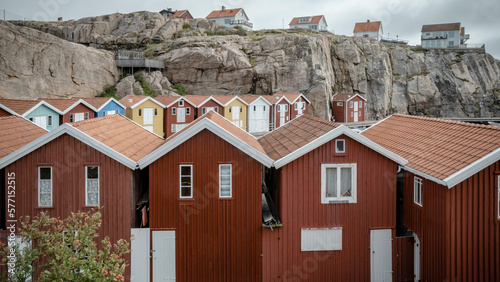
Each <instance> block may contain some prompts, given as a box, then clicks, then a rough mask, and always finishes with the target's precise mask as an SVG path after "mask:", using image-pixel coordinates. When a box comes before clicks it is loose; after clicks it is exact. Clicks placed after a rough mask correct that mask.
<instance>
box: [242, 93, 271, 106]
mask: <svg viewBox="0 0 500 282" xmlns="http://www.w3.org/2000/svg"><path fill="white" fill-rule="evenodd" d="M238 97H240V99H242V100H243V101H245V103H247V104H248V105H251V104H252V103H255V102H256V101H257V100H262V101H264V102H266V103H267V104H269V105H272V103H271V102H269V101H268V100H267V99H265V98H264V97H262V96H261V95H239V96H238Z"/></svg>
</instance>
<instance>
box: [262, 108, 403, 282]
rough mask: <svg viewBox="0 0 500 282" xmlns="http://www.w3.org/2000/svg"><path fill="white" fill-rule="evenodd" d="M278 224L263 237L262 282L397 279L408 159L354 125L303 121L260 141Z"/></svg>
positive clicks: (305, 118) (307, 118) (271, 225)
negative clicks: (400, 188) (399, 189)
mask: <svg viewBox="0 0 500 282" xmlns="http://www.w3.org/2000/svg"><path fill="white" fill-rule="evenodd" d="M259 143H260V144H261V145H262V147H263V148H264V150H265V151H266V153H267V155H268V156H269V157H270V158H271V159H273V161H274V162H273V168H272V169H269V170H266V172H267V173H266V184H267V187H268V188H269V192H270V195H271V198H272V202H273V203H275V204H276V207H277V214H278V215H279V221H278V220H275V221H273V220H272V219H271V220H269V223H268V224H264V229H263V231H262V267H263V269H262V273H263V279H262V280H263V281H276V280H275V279H276V277H279V278H280V280H282V281H370V280H371V281H392V280H397V279H396V277H397V276H396V273H397V272H398V269H399V267H398V264H397V261H396V260H395V258H396V257H397V254H398V252H397V243H398V240H397V239H396V196H397V194H396V189H395V187H396V180H397V177H396V172H397V170H398V165H400V166H401V165H405V164H406V163H407V161H406V160H405V159H403V158H401V157H399V156H397V155H396V154H395V153H393V152H391V151H389V150H387V149H385V148H383V147H382V146H380V145H378V144H376V143H375V142H373V141H371V140H369V139H368V138H366V137H364V136H362V135H360V134H358V133H355V132H354V131H352V130H351V129H349V128H348V127H346V126H344V125H340V124H338V123H333V122H330V121H326V120H323V119H319V118H316V117H312V116H309V115H302V116H299V117H297V118H295V119H294V120H292V121H291V122H289V123H286V124H285V125H283V126H281V127H279V128H277V129H276V130H274V131H272V132H270V133H268V134H266V135H264V136H263V137H261V138H259Z"/></svg>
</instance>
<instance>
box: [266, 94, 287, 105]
mask: <svg viewBox="0 0 500 282" xmlns="http://www.w3.org/2000/svg"><path fill="white" fill-rule="evenodd" d="M262 98H264V99H266V100H267V101H268V102H269V103H271V105H274V104H276V102H278V101H279V100H280V99H282V98H283V97H277V96H275V95H262Z"/></svg>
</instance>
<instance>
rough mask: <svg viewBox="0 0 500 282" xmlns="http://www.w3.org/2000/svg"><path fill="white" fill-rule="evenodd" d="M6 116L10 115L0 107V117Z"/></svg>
mask: <svg viewBox="0 0 500 282" xmlns="http://www.w3.org/2000/svg"><path fill="white" fill-rule="evenodd" d="M7 116H11V114H10V113H9V112H7V111H6V110H4V109H0V117H7Z"/></svg>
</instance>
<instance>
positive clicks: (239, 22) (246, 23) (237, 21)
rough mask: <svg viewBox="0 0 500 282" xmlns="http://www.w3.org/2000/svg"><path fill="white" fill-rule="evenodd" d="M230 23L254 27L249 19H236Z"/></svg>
mask: <svg viewBox="0 0 500 282" xmlns="http://www.w3.org/2000/svg"><path fill="white" fill-rule="evenodd" d="M229 24H230V25H239V26H242V25H244V26H246V27H249V28H253V23H251V22H248V21H244V20H234V21H230V22H229Z"/></svg>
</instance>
